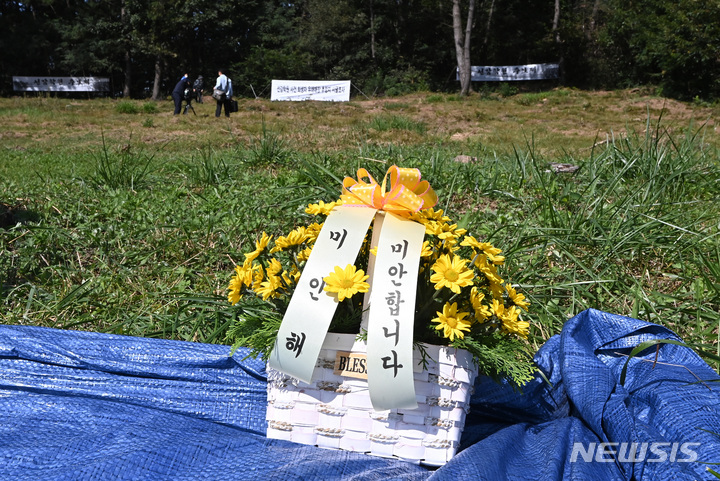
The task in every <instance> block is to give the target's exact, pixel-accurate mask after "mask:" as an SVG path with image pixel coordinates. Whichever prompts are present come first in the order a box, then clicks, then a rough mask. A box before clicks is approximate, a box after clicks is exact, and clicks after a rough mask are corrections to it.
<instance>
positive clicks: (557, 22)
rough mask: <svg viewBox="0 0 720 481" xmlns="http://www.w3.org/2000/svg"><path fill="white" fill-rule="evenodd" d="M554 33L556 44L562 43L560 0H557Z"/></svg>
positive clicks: (553, 25)
mask: <svg viewBox="0 0 720 481" xmlns="http://www.w3.org/2000/svg"><path fill="white" fill-rule="evenodd" d="M552 31H553V33H554V34H555V43H560V0H555V13H554V14H553V23H552Z"/></svg>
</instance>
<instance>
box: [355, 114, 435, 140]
mask: <svg viewBox="0 0 720 481" xmlns="http://www.w3.org/2000/svg"><path fill="white" fill-rule="evenodd" d="M369 127H370V128H371V129H375V130H377V131H379V132H386V131H390V130H407V131H408V132H415V133H417V134H420V135H423V134H425V131H426V130H427V127H426V125H425V124H424V123H423V122H418V121H415V120H412V119H409V118H407V117H405V116H402V115H378V116H377V117H374V118H373V119H372V120H371V121H370V123H369Z"/></svg>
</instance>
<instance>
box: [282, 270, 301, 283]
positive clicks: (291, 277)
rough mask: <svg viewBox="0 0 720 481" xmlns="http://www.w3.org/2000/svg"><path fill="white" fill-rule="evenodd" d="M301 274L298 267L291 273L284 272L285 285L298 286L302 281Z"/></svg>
mask: <svg viewBox="0 0 720 481" xmlns="http://www.w3.org/2000/svg"><path fill="white" fill-rule="evenodd" d="M300 274H302V273H301V272H300V271H299V270H297V267H293V268H292V269H291V270H290V272H288V271H283V273H282V278H283V281H285V284H287V285H288V286H292V285H293V284H297V281H298V279H300Z"/></svg>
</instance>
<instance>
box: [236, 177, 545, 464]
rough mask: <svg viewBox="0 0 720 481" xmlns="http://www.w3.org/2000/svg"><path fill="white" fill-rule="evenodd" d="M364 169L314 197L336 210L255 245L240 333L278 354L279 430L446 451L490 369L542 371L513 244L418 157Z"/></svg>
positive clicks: (508, 373)
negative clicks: (469, 223)
mask: <svg viewBox="0 0 720 481" xmlns="http://www.w3.org/2000/svg"><path fill="white" fill-rule="evenodd" d="M358 179H359V180H357V181H356V180H355V179H352V178H349V177H346V178H345V180H344V181H343V190H342V192H343V194H342V196H341V198H340V200H338V201H336V202H332V203H329V204H325V203H323V202H320V203H318V204H311V205H310V206H308V208H307V209H306V213H307V214H308V215H310V216H313V217H315V218H318V217H319V218H323V217H324V220H323V221H321V222H312V223H308V225H302V226H299V227H296V228H295V229H294V230H293V231H291V232H290V233H289V234H288V235H286V236H280V237H277V238H275V239H273V238H272V237H271V236H269V235H267V234H266V233H263V235H262V236H261V238H260V239H259V240H258V241H257V242H256V243H255V250H254V251H252V252H249V253H246V254H245V261H244V262H243V263H242V265H237V266H236V267H235V274H234V276H233V278H232V279H231V281H230V284H229V291H230V292H229V295H228V300H229V301H230V302H231V303H232V304H233V305H235V306H236V307H237V309H238V314H237V317H236V319H235V321H234V322H233V324H232V326H231V328H230V330H229V334H228V337H229V338H230V340H232V341H233V342H234V345H235V346H250V347H251V348H252V354H255V355H262V356H263V358H264V359H266V360H267V362H268V410H267V420H268V431H267V432H268V437H270V438H278V439H285V440H289V441H293V442H298V443H302V444H309V445H316V446H320V447H325V448H333V449H346V450H352V451H359V452H363V453H368V454H372V455H379V456H391V457H397V458H401V459H405V460H409V461H414V462H422V463H425V464H429V465H441V464H444V463H445V462H447V461H448V460H449V459H450V458H452V456H453V455H454V454H455V452H456V450H457V448H458V443H459V440H460V435H461V433H462V429H463V426H464V422H465V415H466V414H467V409H468V400H469V396H470V394H471V391H472V386H473V382H474V380H475V376H476V375H477V373H478V372H479V373H482V374H484V375H489V376H492V377H494V378H496V379H509V380H510V381H511V382H514V383H515V384H517V385H522V384H523V383H524V382H526V381H528V380H529V379H531V378H532V377H533V375H534V371H535V367H534V365H533V364H532V361H531V356H530V355H529V350H528V349H527V343H526V342H525V341H524V339H525V338H526V336H527V334H528V329H529V323H528V322H527V321H525V320H523V318H522V311H524V310H527V308H528V306H529V303H528V302H527V300H526V299H525V296H524V295H523V294H521V293H519V292H518V291H517V290H516V288H515V287H514V286H512V285H511V283H510V282H508V281H507V280H505V279H503V278H501V277H500V274H499V271H498V267H499V266H501V265H502V264H503V263H504V262H505V258H504V257H503V256H501V255H500V252H501V251H500V249H498V248H496V247H494V246H493V245H492V244H490V243H488V242H481V241H479V240H477V239H476V238H475V237H473V236H471V235H467V232H466V230H465V229H463V228H460V227H458V226H457V224H453V223H452V222H451V221H450V218H449V217H447V216H445V215H444V213H443V211H441V210H434V209H433V206H434V205H435V203H436V202H437V197H436V196H435V193H434V191H433V190H432V188H430V185H429V184H428V183H427V182H426V181H420V174H419V171H417V169H400V168H398V167H396V166H393V167H391V168H390V169H389V170H388V173H387V174H386V178H385V180H384V181H383V183H382V186H381V185H379V184H378V183H377V182H375V181H374V179H373V178H372V176H370V174H369V173H368V172H367V171H366V170H365V169H360V170H359V171H358ZM388 180H389V182H388ZM388 183H389V186H390V189H389V191H388V192H385V187H386V185H387V184H388ZM366 272H367V274H366ZM366 281H367V282H366Z"/></svg>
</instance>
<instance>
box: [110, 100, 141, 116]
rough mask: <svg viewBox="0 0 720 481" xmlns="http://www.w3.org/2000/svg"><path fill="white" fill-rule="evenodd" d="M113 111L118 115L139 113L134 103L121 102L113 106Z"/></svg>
mask: <svg viewBox="0 0 720 481" xmlns="http://www.w3.org/2000/svg"><path fill="white" fill-rule="evenodd" d="M115 111H116V112H117V113H119V114H137V113H139V112H140V109H138V106H137V105H135V103H134V102H129V101H121V102H118V103H117V105H116V106H115Z"/></svg>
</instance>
